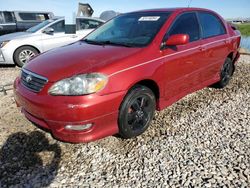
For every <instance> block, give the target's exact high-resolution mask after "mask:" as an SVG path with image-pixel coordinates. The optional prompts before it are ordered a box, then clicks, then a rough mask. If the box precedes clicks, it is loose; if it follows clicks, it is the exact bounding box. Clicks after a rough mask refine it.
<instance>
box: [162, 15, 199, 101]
mask: <svg viewBox="0 0 250 188" xmlns="http://www.w3.org/2000/svg"><path fill="white" fill-rule="evenodd" d="M174 34H188V35H189V37H190V42H189V43H188V44H185V45H177V46H166V47H165V49H164V50H163V55H164V56H165V57H166V61H165V65H164V66H165V78H166V85H165V96H166V99H167V100H170V99H171V98H174V99H173V100H174V101H175V100H178V99H179V98H181V97H182V96H184V95H186V94H187V93H188V92H190V91H191V90H192V88H193V87H195V86H197V85H198V84H200V76H199V75H200V72H199V70H200V68H201V67H200V66H201V64H200V61H201V60H202V56H203V52H202V51H200V49H199V47H200V45H201V42H200V27H199V24H198V20H197V16H196V13H195V12H188V13H184V14H182V15H180V16H178V17H177V18H176V19H175V21H174V22H173V24H172V26H171V27H170V30H169V31H168V32H167V34H166V36H165V39H164V41H166V40H167V39H168V38H169V37H170V36H171V35H174Z"/></svg>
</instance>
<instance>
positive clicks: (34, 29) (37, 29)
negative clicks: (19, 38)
mask: <svg viewBox="0 0 250 188" xmlns="http://www.w3.org/2000/svg"><path fill="white" fill-rule="evenodd" d="M55 20H56V19H51V20H45V21H43V22H42V23H40V24H37V25H35V26H33V27H31V28H29V29H28V30H27V32H31V33H35V32H37V31H39V30H40V29H42V28H44V27H45V26H46V25H49V24H51V23H52V22H54V21H55Z"/></svg>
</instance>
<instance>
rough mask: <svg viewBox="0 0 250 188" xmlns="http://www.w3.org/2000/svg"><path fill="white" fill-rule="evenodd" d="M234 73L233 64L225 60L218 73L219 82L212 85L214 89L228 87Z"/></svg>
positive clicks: (228, 59)
mask: <svg viewBox="0 0 250 188" xmlns="http://www.w3.org/2000/svg"><path fill="white" fill-rule="evenodd" d="M233 73H234V64H233V62H232V60H231V59H230V58H227V59H226V61H225V63H224V64H223V66H222V68H221V72H220V81H219V82H217V83H216V84H214V87H215V88H224V87H226V86H227V85H228V83H229V81H230V79H231V78H232V76H233Z"/></svg>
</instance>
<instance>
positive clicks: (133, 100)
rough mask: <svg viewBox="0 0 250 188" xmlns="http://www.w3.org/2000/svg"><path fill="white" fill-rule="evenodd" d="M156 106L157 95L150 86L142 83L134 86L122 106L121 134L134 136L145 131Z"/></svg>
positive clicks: (119, 123)
mask: <svg viewBox="0 0 250 188" xmlns="http://www.w3.org/2000/svg"><path fill="white" fill-rule="evenodd" d="M155 108H156V101H155V95H154V93H153V92H152V91H151V90H150V89H149V88H147V87H145V86H141V85H136V86H135V87H133V88H132V89H131V90H130V91H129V93H128V94H127V95H126V97H125V99H124V100H123V102H122V104H121V107H120V112H119V118H118V125H119V135H120V136H121V137H122V138H133V137H136V136H138V135H140V134H142V133H143V132H145V131H146V129H147V128H148V127H149V125H150V122H151V121H152V119H153V117H154V113H155Z"/></svg>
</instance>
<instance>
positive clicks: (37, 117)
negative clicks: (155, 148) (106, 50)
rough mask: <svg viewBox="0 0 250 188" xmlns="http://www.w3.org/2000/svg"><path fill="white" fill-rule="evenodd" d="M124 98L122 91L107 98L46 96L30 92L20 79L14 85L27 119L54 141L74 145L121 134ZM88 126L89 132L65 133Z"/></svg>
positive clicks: (17, 101)
mask: <svg viewBox="0 0 250 188" xmlns="http://www.w3.org/2000/svg"><path fill="white" fill-rule="evenodd" d="M47 87H49V86H47ZM43 90H45V91H47V90H48V88H44V89H43ZM125 94H126V92H125V91H122V92H117V93H112V94H109V95H105V96H100V95H97V94H92V95H86V96H50V95H48V94H47V92H41V93H33V92H32V91H29V90H27V89H26V88H25V87H24V86H23V85H22V84H21V83H20V79H19V78H17V79H16V80H15V83H14V96H15V100H16V103H17V105H18V106H20V107H21V109H22V112H23V113H24V115H25V116H26V118H27V119H29V120H30V121H31V122H33V123H34V124H36V125H38V126H39V127H42V128H45V129H48V130H49V131H50V132H51V133H52V135H53V136H54V137H55V138H57V139H59V140H62V141H66V142H72V143H79V142H90V141H94V140H97V139H100V138H103V137H106V136H111V135H114V134H116V133H118V125H117V119H118V110H119V106H120V104H121V101H122V100H123V97H124V96H125ZM89 123H91V124H93V126H92V127H91V128H90V129H88V130H84V131H73V130H67V129H65V126H66V125H82V124H89Z"/></svg>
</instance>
